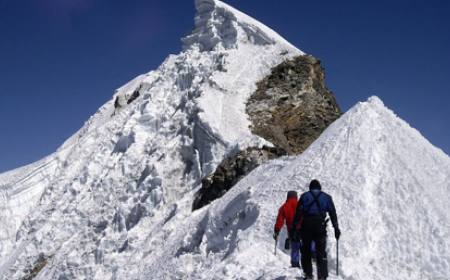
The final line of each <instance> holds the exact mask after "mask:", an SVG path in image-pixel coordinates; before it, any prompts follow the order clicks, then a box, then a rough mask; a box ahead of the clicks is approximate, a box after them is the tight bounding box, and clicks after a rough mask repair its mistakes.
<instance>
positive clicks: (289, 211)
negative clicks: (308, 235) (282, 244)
mask: <svg viewBox="0 0 450 280" xmlns="http://www.w3.org/2000/svg"><path fill="white" fill-rule="evenodd" d="M297 199H298V196H297V192H296V191H289V192H288V193H287V199H286V202H285V203H284V204H283V205H282V206H281V207H280V209H279V210H278V216H277V221H276V223H275V228H274V234H273V238H274V239H278V235H279V234H280V231H281V228H282V227H283V225H284V223H285V222H286V227H287V230H288V231H287V232H288V237H289V241H287V242H290V248H291V265H292V267H300V240H299V239H298V238H295V237H294V236H290V235H291V233H292V232H294V231H293V230H292V224H293V222H294V216H295V211H296V209H297V203H298V202H297ZM300 224H301V223H299V225H300Z"/></svg>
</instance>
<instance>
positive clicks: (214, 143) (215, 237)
mask: <svg viewBox="0 0 450 280" xmlns="http://www.w3.org/2000/svg"><path fill="white" fill-rule="evenodd" d="M196 7H197V11H198V13H197V17H196V28H195V30H194V32H193V33H192V35H190V36H187V37H186V39H184V50H183V52H181V53H180V54H178V55H171V56H169V57H168V58H167V59H166V60H165V61H164V63H163V64H162V65H161V66H160V67H159V68H158V69H157V70H155V71H152V72H149V73H147V74H144V75H140V76H139V77H137V78H135V79H133V80H132V81H130V82H129V83H128V84H126V85H124V86H123V87H121V88H119V89H118V90H117V91H116V92H115V93H114V96H113V98H112V99H111V100H110V101H109V102H107V103H106V104H105V105H103V106H102V107H101V108H100V109H99V111H98V112H97V113H96V114H95V115H94V116H92V117H91V118H90V119H89V120H88V121H87V122H86V124H85V125H84V126H83V127H82V128H81V129H80V130H79V131H78V132H77V133H76V134H75V135H74V136H72V137H71V138H70V139H68V140H67V141H66V142H65V143H64V144H63V145H62V147H61V148H60V149H58V151H56V153H55V154H53V155H51V156H49V157H48V158H47V159H45V160H43V161H41V162H38V163H36V164H33V165H31V166H28V167H25V168H22V169H19V170H16V171H13V172H10V173H6V174H4V175H1V176H0V185H1V190H0V193H1V200H0V207H1V208H2V212H1V214H0V223H1V224H0V226H1V227H0V228H1V230H0V275H1V279H21V278H23V277H27V276H28V275H29V273H30V270H32V269H35V268H36V267H37V263H38V262H39V260H42V259H45V260H46V265H45V266H43V268H42V270H41V271H40V272H39V274H38V275H37V276H36V277H35V279H186V278H188V279H258V278H259V279H291V278H293V277H295V276H298V275H299V272H298V270H292V269H288V268H287V265H288V264H289V258H288V255H287V254H285V253H281V247H280V248H279V254H278V255H277V256H276V257H275V256H273V253H272V252H273V240H272V239H271V234H272V233H271V231H272V229H273V222H274V219H275V214H276V209H277V207H278V206H279V205H280V204H281V203H282V202H283V200H284V198H285V194H286V191H287V190H289V189H291V188H294V189H297V190H299V191H300V190H303V189H305V186H306V183H307V182H308V181H309V180H310V179H311V178H318V179H319V180H321V181H322V183H323V185H324V188H325V190H326V191H328V192H329V193H330V194H332V195H333V196H334V199H335V202H336V205H337V208H338V214H339V217H340V224H341V227H342V231H343V236H342V241H341V253H342V255H341V262H342V263H341V266H340V267H341V269H342V270H341V274H342V275H343V277H342V279H401V280H402V279H408V280H409V279H418V278H419V276H420V277H422V278H421V279H439V277H441V278H442V279H445V277H447V276H448V275H449V274H450V269H449V265H450V260H449V256H450V252H449V245H448V242H447V241H448V240H449V237H450V236H449V229H448V228H447V227H445V226H444V225H446V224H448V223H449V215H448V214H447V213H446V212H445V211H444V210H445V209H444V207H443V206H444V205H447V204H448V201H449V194H448V189H449V187H450V186H449V183H448V182H449V181H450V180H449V179H450V175H449V173H448V170H450V160H449V158H448V156H446V155H445V154H444V153H442V152H441V151H440V150H437V149H436V148H434V147H432V146H431V145H430V144H429V143H428V142H427V141H426V140H424V139H423V138H422V136H420V134H419V133H418V132H417V131H415V130H413V129H411V128H410V127H409V126H408V125H407V124H406V123H404V122H403V121H401V120H400V119H398V118H397V117H396V116H395V115H394V114H393V113H392V112H390V111H389V110H387V109H386V108H385V107H384V106H383V104H382V103H381V101H379V100H378V99H377V98H372V99H371V100H370V101H369V102H366V103H361V104H359V105H357V106H355V108H353V109H352V110H350V111H349V112H348V113H347V114H345V115H344V116H343V117H342V118H341V119H339V120H338V121H336V122H335V123H334V124H333V125H332V126H331V127H330V128H329V129H328V130H326V131H325V132H324V133H323V135H322V136H321V137H320V139H319V140H317V141H316V142H315V143H314V144H313V145H312V146H311V147H310V148H309V149H308V150H307V151H306V152H305V153H304V154H303V155H302V156H299V157H292V158H283V159H279V160H275V161H272V162H269V163H267V164H265V165H263V166H261V167H260V168H258V169H256V170H254V172H252V173H251V174H250V175H249V176H247V177H246V178H244V179H243V180H242V181H241V182H240V183H239V184H238V185H237V186H235V187H233V188H232V189H231V191H229V192H228V193H227V194H226V195H225V196H223V197H222V198H220V199H218V200H216V201H215V202H214V203H212V204H211V205H209V206H206V207H204V208H202V209H200V210H198V211H195V212H191V206H192V202H193V199H194V193H195V191H196V190H197V189H198V187H199V182H200V180H201V179H202V178H203V177H204V176H205V175H208V174H209V173H210V172H212V171H213V170H214V169H215V167H216V166H217V165H218V164H219V163H220V162H221V161H222V160H223V159H224V158H225V157H226V156H227V155H228V154H229V153H232V152H235V151H236V150H239V149H245V148H246V147H249V146H260V145H262V144H265V143H266V142H265V141H264V140H263V139H261V138H259V137H257V136H255V135H252V134H251V132H250V130H249V127H248V126H249V121H248V119H247V116H246V114H245V103H246V100H247V98H248V97H249V95H250V94H251V93H253V92H254V90H255V89H256V82H257V81H259V80H261V79H262V78H263V77H265V76H266V75H268V74H269V73H270V69H271V67H273V66H275V65H277V64H279V63H280V62H282V61H283V60H285V59H289V58H292V57H294V56H297V55H302V54H303V53H302V52H301V51H299V50H297V49H295V48H294V47H293V46H292V45H290V44H289V43H287V42H286V41H285V40H284V39H282V38H281V37H280V36H279V35H277V34H276V33H275V32H273V31H272V30H270V29H269V28H267V27H265V26H264V25H262V24H261V23H259V22H257V21H255V20H253V19H251V18H249V17H248V16H246V15H244V14H242V13H240V12H238V11H236V10H235V9H233V8H231V7H229V6H228V5H226V4H224V3H222V2H220V1H215V0H198V1H196ZM134 93H138V94H134ZM132 96H135V97H136V99H135V100H133V101H132V102H129V101H130V98H131V97H132ZM116 99H117V100H118V102H119V103H120V104H119V105H120V106H119V107H117V108H115V106H114V105H115V104H114V103H115V100H116ZM4 228H7V229H6V230H4ZM283 234H285V233H283ZM333 246H334V243H333V241H331V242H330V244H329V247H330V267H332V266H331V263H333V262H334V260H335V259H334V258H335V255H334V254H333V250H331V248H333ZM334 273H335V271H333V268H332V269H331V274H332V275H333V274H334Z"/></svg>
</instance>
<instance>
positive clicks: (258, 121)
mask: <svg viewBox="0 0 450 280" xmlns="http://www.w3.org/2000/svg"><path fill="white" fill-rule="evenodd" d="M257 87H258V89H257V90H256V92H255V93H254V94H253V95H252V96H251V97H250V99H249V100H248V103H247V108H246V109H247V114H248V115H249V116H250V120H251V122H252V127H251V129H252V132H253V133H255V134H256V135H259V136H261V137H262V138H264V139H266V140H268V141H270V142H272V143H273V144H274V145H276V146H277V147H280V148H282V149H284V150H286V151H287V152H288V153H289V154H300V153H302V152H303V151H304V150H306V148H308V146H309V145H310V144H311V143H312V142H314V140H316V139H317V137H319V135H320V134H321V133H322V131H323V130H324V129H325V128H327V127H328V125H330V124H331V123H332V122H333V121H335V120H336V119H337V118H339V117H340V116H341V114H342V113H341V110H340V108H339V106H338V104H337V102H336V100H335V98H334V96H333V93H332V92H331V91H330V90H328V89H327V88H326V86H325V74H324V70H323V69H322V67H321V66H320V61H319V60H317V59H316V58H314V57H312V56H309V55H305V56H298V57H295V58H294V59H292V60H288V61H285V62H283V63H281V64H280V65H278V66H276V67H274V68H273V69H272V73H271V75H269V76H267V77H266V78H264V79H263V80H262V81H260V82H259V83H258V84H257Z"/></svg>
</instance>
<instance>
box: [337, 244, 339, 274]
mask: <svg viewBox="0 0 450 280" xmlns="http://www.w3.org/2000/svg"><path fill="white" fill-rule="evenodd" d="M336 275H337V276H339V239H336Z"/></svg>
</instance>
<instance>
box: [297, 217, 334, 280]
mask: <svg viewBox="0 0 450 280" xmlns="http://www.w3.org/2000/svg"><path fill="white" fill-rule="evenodd" d="M301 238H302V247H301V252H302V268H303V272H304V273H305V274H306V275H311V276H312V262H311V243H312V242H313V241H314V243H315V244H316V259H317V276H318V278H319V279H321V278H327V277H328V260H327V252H326V247H327V231H326V225H325V223H324V220H323V218H322V217H305V218H304V220H303V223H302V228H301Z"/></svg>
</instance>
